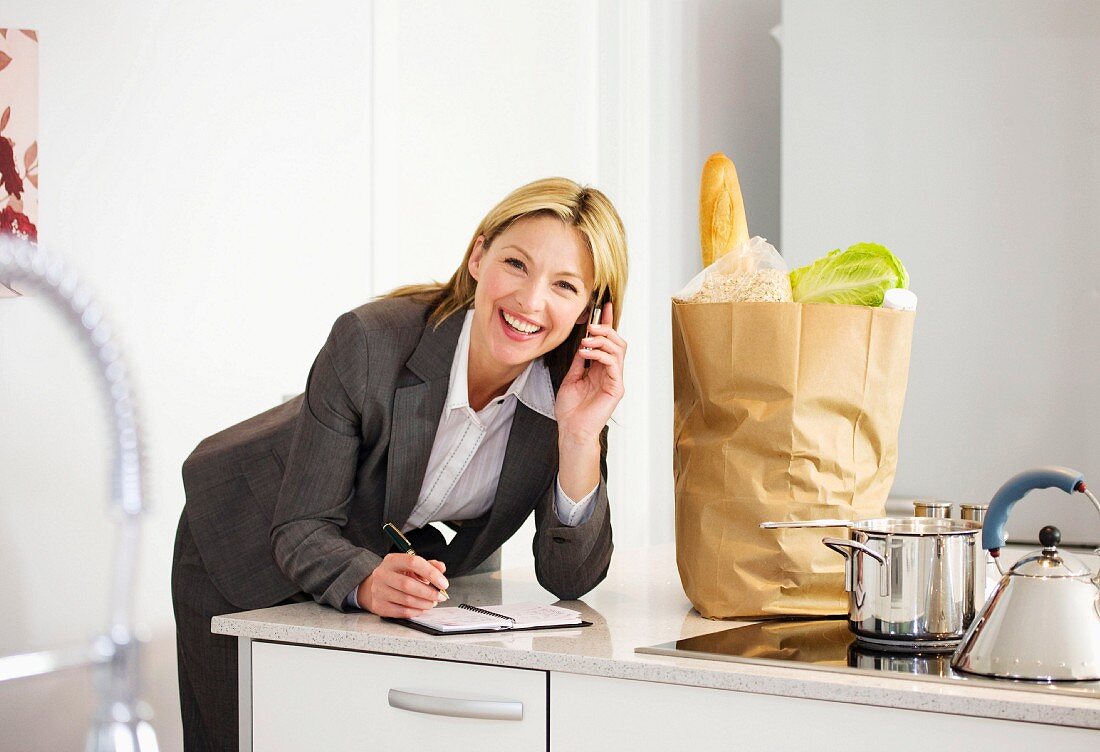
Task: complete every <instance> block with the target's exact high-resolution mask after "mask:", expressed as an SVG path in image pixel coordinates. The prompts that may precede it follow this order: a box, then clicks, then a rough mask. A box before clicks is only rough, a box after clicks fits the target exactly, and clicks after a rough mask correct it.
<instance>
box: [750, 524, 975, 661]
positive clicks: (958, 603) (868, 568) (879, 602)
mask: <svg viewBox="0 0 1100 752" xmlns="http://www.w3.org/2000/svg"><path fill="white" fill-rule="evenodd" d="M834 526H836V527H847V528H848V538H847V539H844V538H824V539H822V543H824V544H825V545H826V546H828V547H829V548H831V549H833V550H834V551H836V552H837V553H839V554H840V555H841V556H843V557H844V559H845V565H844V582H845V586H844V589H845V590H846V591H847V592H848V626H849V628H850V629H851V630H852V632H854V633H855V635H856V638H857V639H858V640H859V641H860V642H862V643H864V644H867V645H874V646H878V647H879V648H880V649H884V650H923V651H932V650H943V651H947V652H950V651H951V650H953V649H954V648H955V646H956V644H957V643H958V641H959V640H960V639H962V636H963V634H965V632H966V629H967V627H969V626H970V623H971V622H972V621H973V620H974V616H975V614H976V613H977V612H978V610H979V609H980V608H981V606H982V602H983V601H984V599H985V593H984V591H983V590H981V589H979V588H976V587H975V583H976V582H978V581H979V577H978V575H979V573H980V574H981V576H982V578H983V579H984V573H985V553H984V551H982V549H981V548H980V547H979V546H978V533H979V532H980V531H981V529H982V526H981V524H980V523H978V522H973V521H970V520H953V519H942V518H935V517H903V518H897V519H895V518H886V517H884V518H877V519H871V520H863V521H861V522H852V521H847V520H815V521H810V522H780V523H764V524H763V525H762V526H761V527H769V528H779V527H834Z"/></svg>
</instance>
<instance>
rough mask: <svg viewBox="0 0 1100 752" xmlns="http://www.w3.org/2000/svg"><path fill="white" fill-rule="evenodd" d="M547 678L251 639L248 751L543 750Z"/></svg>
mask: <svg viewBox="0 0 1100 752" xmlns="http://www.w3.org/2000/svg"><path fill="white" fill-rule="evenodd" d="M546 676H547V675H546V672H544V671H529V670H526V669H516V668H500V667H497V666H478V665H472V664H467V663H452V662H448V661H436V660H430V659H426V658H405V657H401V656H393V655H379V654H375V653H356V652H351V651H346V650H332V649H328V648H315V647H304V646H300V645H283V644H276V643H267V642H254V643H252V745H253V749H254V750H256V752H278V751H279V750H287V751H288V752H289V750H295V751H300V750H303V749H322V748H323V749H326V750H333V751H334V752H335V751H336V750H357V751H360V750H366V749H371V748H375V749H377V748H379V747H380V746H382V747H386V748H390V747H393V748H400V747H406V746H409V745H412V746H414V747H415V748H416V749H417V750H418V751H420V750H423V752H430V751H431V750H437V749H438V750H447V751H448V752H453V750H455V749H509V750H542V751H545V750H546V729H547V718H546V703H547V696H546V692H547V689H546V684H547V681H546ZM391 690H392V691H391ZM404 708H408V709H404ZM440 713H444V714H446V715H444V714H440ZM471 715H472V716H474V717H469V716H471ZM414 740H415V741H414Z"/></svg>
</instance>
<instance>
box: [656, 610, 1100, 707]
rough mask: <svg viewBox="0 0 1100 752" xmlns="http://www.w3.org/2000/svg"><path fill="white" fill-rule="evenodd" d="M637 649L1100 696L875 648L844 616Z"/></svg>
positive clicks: (1084, 686)
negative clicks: (963, 670)
mask: <svg viewBox="0 0 1100 752" xmlns="http://www.w3.org/2000/svg"><path fill="white" fill-rule="evenodd" d="M635 652H638V653H649V654H652V655H671V656H676V657H680V658H700V659H707V660H718V661H730V662H734V663H757V664H764V665H770V666H791V667H794V668H805V669H816V670H821V671H837V672H842V673H849V674H851V673H855V674H864V675H868V674H870V675H876V676H882V675H883V674H888V675H889V674H896V675H899V678H902V675H904V677H903V678H906V679H922V680H928V681H939V682H949V683H957V682H968V683H973V684H976V685H980V686H983V687H998V688H1002V689H1012V690H1024V691H1033V692H1045V693H1055V694H1062V695H1073V696H1079V697H1096V698H1100V681H1087V682H1081V681H1071V682H1037V681H1023V680H1017V679H995V678H992V677H985V676H974V675H971V674H964V673H961V672H958V671H955V670H954V669H952V668H951V653H943V652H939V653H935V652H929V653H921V652H911V651H910V652H888V651H884V650H881V649H878V648H871V647H869V646H865V645H863V644H862V643H858V642H856V639H855V635H854V634H852V632H851V631H850V630H849V629H848V622H847V620H846V619H820V620H812V621H765V622H757V623H753V624H749V625H747V626H741V627H733V628H731V629H724V630H721V631H719V632H712V633H710V634H705V635H699V636H698V637H690V638H687V639H683V640H676V641H675V642H665V643H662V644H660V645H652V646H649V647H641V648H637V649H636V651H635Z"/></svg>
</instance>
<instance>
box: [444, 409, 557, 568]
mask: <svg viewBox="0 0 1100 752" xmlns="http://www.w3.org/2000/svg"><path fill="white" fill-rule="evenodd" d="M557 446H558V428H557V423H555V422H554V421H553V420H551V419H550V418H547V417H546V416H544V415H540V414H539V413H537V412H535V411H534V410H532V409H531V408H529V407H527V406H526V405H524V404H523V403H522V402H521V403H519V404H518V405H516V412H515V416H514V417H513V418H512V430H511V432H510V433H509V434H508V446H507V449H505V451H504V464H503V465H502V466H501V469H500V484H499V485H498V486H497V492H496V496H495V497H493V506H492V509H491V510H490V511H489V515H488V517H489V519H488V523H487V524H486V525H484V526H483V527H482V526H479V525H470V526H466V527H463V528H461V529H460V530H459V532H458V534H457V535H456V536H455V538H454V540H452V541H451V545H450V546H449V547H448V549H449V551H448V554H449V555H448V557H447V564H448V566H450V565H451V564H452V562H453V563H454V564H455V565H457V566H458V571H462V570H464V569H466V568H467V567H468V566H469V565H472V564H474V563H477V562H480V561H482V560H483V559H484V558H485V557H487V556H488V555H489V554H491V553H493V551H495V550H496V549H497V548H499V547H500V546H501V544H503V543H504V541H506V540H507V539H508V538H509V537H511V535H512V533H514V532H515V531H516V530H518V529H519V528H520V526H521V525H522V524H523V522H524V520H526V519H527V516H528V515H529V514H530V513H531V510H532V509H534V507H535V504H536V502H538V500H539V498H540V497H541V496H542V494H544V493H546V490H547V489H548V488H549V487H550V484H551V483H553V482H554V477H555V475H556V473H557V469H558V462H557V459H558V451H557Z"/></svg>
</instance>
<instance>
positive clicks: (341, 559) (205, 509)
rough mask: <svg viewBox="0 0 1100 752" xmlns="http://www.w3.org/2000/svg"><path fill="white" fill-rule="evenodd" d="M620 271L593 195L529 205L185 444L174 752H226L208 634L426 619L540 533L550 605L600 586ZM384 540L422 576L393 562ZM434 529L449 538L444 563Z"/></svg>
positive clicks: (619, 347)
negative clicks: (182, 750)
mask: <svg viewBox="0 0 1100 752" xmlns="http://www.w3.org/2000/svg"><path fill="white" fill-rule="evenodd" d="M626 271H627V263H626V238H625V233H624V231H623V226H622V222H621V221H620V219H619V217H618V214H617V213H616V212H615V209H614V207H613V206H612V205H611V203H610V202H609V201H608V200H607V198H606V197H605V196H604V195H603V194H602V193H600V192H599V191H597V190H594V189H592V188H583V187H581V186H579V185H577V184H576V183H574V182H572V181H570V180H565V179H563V178H551V179H547V180H540V181H536V182H534V183H531V184H529V185H526V186H523V187H522V188H519V189H517V190H516V191H514V192H513V193H511V194H509V195H508V196H507V197H506V198H505V199H504V200H503V201H502V202H501V203H500V204H498V205H497V206H496V207H495V208H494V209H493V210H492V211H490V212H489V214H488V215H487V216H486V217H485V219H484V220H482V222H481V224H480V225H479V227H478V229H477V231H476V232H475V233H474V237H473V240H472V241H471V242H470V245H469V247H468V249H467V251H466V256H465V257H464V259H463V261H462V265H461V266H460V267H459V268H458V270H457V271H456V272H455V274H454V276H452V277H451V280H450V281H449V282H448V283H447V284H445V285H419V286H413V287H406V288H401V289H398V290H396V291H394V292H392V293H390V294H389V295H387V296H385V297H384V298H383V299H380V300H377V301H374V302H371V303H368V304H366V305H364V306H361V307H359V308H357V309H355V310H354V311H351V312H349V313H346V314H344V315H343V316H341V317H340V318H339V319H338V320H337V321H336V324H335V325H334V326H333V329H332V332H331V334H330V335H329V338H328V341H327V342H326V343H325V345H324V347H323V348H322V349H321V351H320V353H319V354H318V356H317V359H316V361H315V362H314V364H313V367H312V369H311V370H310V374H309V379H308V381H307V384H306V391H305V394H303V395H302V396H300V397H298V398H296V399H294V400H291V401H290V402H288V403H286V404H284V405H281V406H279V407H276V408H274V409H272V410H268V411H267V412H265V413H262V414H260V415H258V416H256V417H254V418H251V419H249V420H247V421H245V422H244V423H241V424H238V425H236V426H233V427H232V428H229V429H227V430H225V431H222V432H221V433H218V434H215V435H214V436H211V437H209V438H208V439H206V440H204V441H203V442H202V443H200V444H199V446H198V447H197V448H196V449H195V451H194V452H192V454H191V456H190V457H188V458H187V461H186V462H185V463H184V466H183V479H184V487H185V489H186V493H187V503H186V506H185V507H184V511H183V515H182V516H181V518H180V524H179V530H178V532H177V535H176V549H175V554H174V558H173V568H172V595H173V604H174V608H175V614H176V628H177V653H178V658H179V678H180V702H181V708H182V712H183V723H184V736H185V744H186V748H187V749H188V750H198V749H236V746H237V673H236V672H237V653H236V643H235V640H234V639H232V638H229V637H223V636H220V635H212V634H211V633H210V619H211V617H212V616H215V615H218V614H224V613H231V612H235V611H241V610H245V609H253V608H263V607H267V606H273V605H276V604H280V603H290V602H297V601H304V600H308V599H310V598H312V599H314V600H317V601H319V602H321V603H326V604H328V605H330V606H332V607H334V608H337V609H340V610H348V609H354V608H361V609H364V610H367V611H371V612H373V613H375V614H379V615H381V616H402V617H408V616H412V615H416V614H420V613H423V612H424V611H426V610H427V609H430V608H432V607H433V606H435V605H436V604H437V603H438V602H439V601H440V600H441V598H442V597H443V596H442V595H441V593H440V592H439V590H441V589H446V587H447V585H448V583H447V577H446V574H451V575H461V574H464V573H467V572H470V571H471V570H473V569H474V568H475V567H477V566H478V565H479V564H480V563H482V562H483V561H484V560H485V559H486V558H487V557H489V556H490V555H492V554H493V553H494V552H496V551H497V550H498V549H499V548H500V546H501V544H502V543H504V541H506V540H507V539H508V538H509V537H510V536H511V535H512V534H513V533H514V532H515V531H516V530H518V529H519V527H520V525H522V524H523V522H524V520H525V519H526V518H527V517H528V515H530V514H531V513H532V512H534V514H535V522H536V533H535V542H534V550H535V572H536V575H537V577H538V580H539V582H540V583H541V584H542V585H543V586H544V587H545V588H546V589H547V590H549V591H550V592H552V593H554V594H555V595H556V596H557V597H559V598H562V599H573V598H578V597H580V596H581V595H583V594H584V593H586V592H588V591H589V590H590V589H591V588H592V587H594V586H595V585H596V584H597V583H598V582H600V580H602V579H603V577H604V576H605V574H606V573H607V567H608V564H609V562H610V558H611V550H612V544H611V523H610V516H609V510H608V502H607V493H606V489H605V482H606V466H605V463H604V458H605V455H606V429H605V426H606V424H607V422H608V420H609V419H610V417H611V414H612V412H613V411H614V409H615V406H616V405H617V404H618V402H619V400H620V399H621V398H622V395H623V379H622V367H623V358H624V355H625V352H626V343H625V342H624V341H623V340H622V338H621V337H620V336H619V335H618V334H617V333H616V331H615V325H616V324H617V321H618V310H619V306H620V304H621V301H622V298H623V290H624V287H625V284H626ZM604 300H607V301H608V302H607V303H606V305H604V306H603V307H602V312H601V318H600V321H599V323H597V324H591V325H589V323H588V322H589V320H590V318H589V317H590V315H591V312H592V310H593V306H594V304H595V303H596V301H604ZM385 522H393V523H394V524H395V525H396V526H397V527H398V528H400V529H401V530H403V531H404V532H405V534H406V536H407V537H408V538H409V539H410V540H411V542H412V543H413V545H414V547H415V548H416V550H417V552H418V553H419V554H420V556H416V557H410V556H409V555H407V554H404V553H396V552H392V551H391V544H390V542H389V540H388V538H387V537H386V535H385V534H384V533H383V532H382V525H383V524H384V523H385ZM432 522H444V523H447V524H449V525H450V526H451V527H452V528H454V529H455V530H457V532H456V534H455V536H454V538H453V539H452V540H451V542H450V544H447V543H445V541H444V538H443V536H442V534H441V533H439V532H438V531H437V530H436V529H435V528H434V527H432V526H431V525H430V524H429V523H432ZM445 573H446V574H445Z"/></svg>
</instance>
